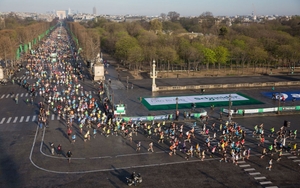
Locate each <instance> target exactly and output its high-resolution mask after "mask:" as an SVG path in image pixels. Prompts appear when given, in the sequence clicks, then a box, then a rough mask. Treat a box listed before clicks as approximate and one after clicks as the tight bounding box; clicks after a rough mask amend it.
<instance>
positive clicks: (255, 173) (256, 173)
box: [249, 172, 260, 176]
mask: <svg viewBox="0 0 300 188" xmlns="http://www.w3.org/2000/svg"><path fill="white" fill-rule="evenodd" d="M259 174H260V172H252V173H249V175H250V176H255V175H259Z"/></svg>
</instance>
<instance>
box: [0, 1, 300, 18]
mask: <svg viewBox="0 0 300 188" xmlns="http://www.w3.org/2000/svg"><path fill="white" fill-rule="evenodd" d="M93 7H96V9H97V14H110V15H118V14H119V15H125V14H132V15H147V16H156V15H160V14H161V13H166V14H167V13H168V12H170V11H176V12H178V13H179V14H180V15H181V16H199V15H200V14H202V13H203V12H206V11H209V12H212V13H213V15H214V16H220V15H228V16H234V15H249V14H251V13H252V11H255V12H256V15H274V14H277V15H296V14H297V15H300V0H0V12H10V11H15V12H37V13H46V12H47V11H53V10H67V9H68V8H70V9H71V10H72V11H76V12H77V11H79V12H84V13H92V12H93Z"/></svg>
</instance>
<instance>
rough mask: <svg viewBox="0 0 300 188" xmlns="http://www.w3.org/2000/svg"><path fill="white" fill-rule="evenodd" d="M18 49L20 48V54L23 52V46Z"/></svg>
mask: <svg viewBox="0 0 300 188" xmlns="http://www.w3.org/2000/svg"><path fill="white" fill-rule="evenodd" d="M19 48H20V52H23V46H22V44H20V46H19Z"/></svg>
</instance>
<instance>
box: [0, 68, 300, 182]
mask: <svg viewBox="0 0 300 188" xmlns="http://www.w3.org/2000/svg"><path fill="white" fill-rule="evenodd" d="M107 70H108V73H109V75H107V79H108V78H111V79H112V89H113V90H114V95H115V100H116V101H117V100H123V101H125V102H126V104H127V106H128V111H129V114H130V115H144V114H147V113H152V112H149V111H147V109H146V108H145V107H143V106H141V104H140V103H139V101H138V98H139V97H140V96H142V97H146V96H151V95H152V93H151V92H150V90H149V88H150V87H151V85H149V83H148V82H149V80H146V81H145V80H144V81H139V80H130V82H132V83H133V84H134V88H133V89H132V90H131V89H130V90H128V91H127V90H126V89H125V88H126V87H125V85H124V81H118V80H117V79H116V77H115V73H116V71H115V70H114V67H113V66H110V67H109V68H107ZM24 73H25V71H24V70H22V71H21V72H20V73H18V75H17V76H26V75H25V74H24ZM122 74H124V75H126V74H127V73H122ZM26 78H27V80H28V81H29V82H31V81H32V82H33V81H35V79H34V78H33V77H30V76H26ZM264 78H265V77H264ZM293 78H295V79H299V78H297V77H286V78H280V79H293ZM206 79H207V80H206V81H205V80H204V79H202V80H201V82H204V83H209V82H210V81H211V79H210V78H206ZM244 79H246V78H244ZM247 79H250V78H249V77H248V78H247ZM253 79H254V80H257V81H259V78H254V77H253ZM199 80H200V79H198V80H197V79H192V80H184V79H180V80H179V83H180V84H182V85H184V84H187V83H192V84H194V83H193V82H195V83H196V82H197V83H200V82H199ZM235 80H236V79H235ZM163 82H164V83H163ZM175 82H177V81H176V79H175V80H174V79H173V80H161V81H159V82H158V84H174V83H175ZM219 82H221V83H222V82H223V83H225V82H229V80H228V79H227V78H226V79H222V78H220V80H219ZM150 83H151V82H150ZM81 84H82V85H83V86H84V88H85V90H88V91H90V92H91V93H94V91H96V90H97V89H96V88H95V87H94V86H93V84H92V81H91V80H86V81H85V82H81ZM284 89H285V90H297V88H284ZM266 90H270V89H266ZM261 91H262V90H261V89H251V90H249V89H246V90H241V91H240V92H242V93H245V94H247V95H249V96H251V97H254V98H256V99H259V100H261V101H263V102H264V104H263V105H262V106H270V105H274V104H273V103H272V101H271V100H270V99H267V98H265V97H263V96H261V94H260V92H261ZM195 92H196V91H186V92H183V94H187V95H188V94H192V93H195ZM207 92H208V93H218V92H222V91H207ZM226 92H227V91H226ZM234 92H236V91H234ZM177 94H178V93H160V94H159V95H177ZM16 95H18V97H19V103H18V104H16V103H15V101H14V97H15V96H16ZM95 97H96V96H95ZM27 98H29V95H28V93H27V91H26V90H25V89H24V88H22V87H19V86H18V85H17V84H15V85H13V84H9V85H7V86H0V106H1V108H0V114H1V115H0V150H1V155H0V174H1V176H0V185H1V187H4V188H5V187H9V188H10V187H127V185H126V179H125V177H128V176H130V174H131V172H132V171H135V172H139V173H141V174H142V176H143V183H142V185H141V186H142V187H187V186H189V187H199V186H202V187H270V186H277V187H300V183H299V181H298V179H299V178H300V173H299V172H300V166H299V160H300V157H299V156H292V155H290V154H289V153H284V156H283V157H282V161H280V162H274V167H273V169H272V171H268V170H266V169H265V167H266V166H267V165H268V159H270V157H271V156H267V157H266V158H265V159H260V158H259V156H260V152H261V148H259V147H258V146H257V142H258V140H257V139H256V138H253V137H252V131H253V130H254V125H256V124H261V123H264V126H265V130H266V134H268V132H269V129H270V128H271V127H272V126H274V127H275V128H276V129H279V128H280V127H281V126H282V125H283V121H284V120H289V121H290V122H291V127H290V129H291V130H295V129H299V128H298V127H299V122H300V121H299V120H300V116H299V115H281V116H258V117H250V116H248V117H244V118H241V117H240V118H235V117H233V120H235V121H237V122H238V123H239V125H241V126H242V128H243V129H245V130H246V133H247V136H246V148H251V157H250V160H246V161H240V162H239V164H238V165H234V164H232V163H224V162H221V163H220V162H219V159H220V156H221V155H219V154H216V155H215V156H214V157H213V158H210V157H209V155H207V156H206V159H205V160H204V161H200V160H199V159H198V158H196V157H193V158H190V160H186V159H185V158H184V157H185V154H183V153H182V152H180V151H178V153H177V155H176V156H169V155H168V152H169V145H170V144H169V143H168V142H165V143H163V144H158V143H157V140H158V137H157V136H153V137H152V138H147V137H146V136H145V135H143V133H142V131H140V132H139V133H138V135H137V136H135V135H134V136H133V141H132V142H130V140H128V139H126V138H124V137H123V136H121V135H119V136H112V135H111V136H109V137H105V136H104V135H101V134H100V132H98V133H97V135H96V137H95V138H93V137H92V138H91V140H90V141H87V142H84V141H83V139H82V136H80V134H79V133H78V129H75V131H76V132H77V133H78V138H77V140H76V142H75V143H73V144H71V143H70V142H69V140H68V138H67V136H66V134H65V132H66V131H65V130H66V125H65V122H64V121H63V120H62V119H60V118H59V117H58V116H56V115H55V114H51V116H50V124H49V128H43V129H39V128H38V127H37V115H38V107H37V103H38V102H39V101H40V100H42V98H41V97H40V96H39V95H37V96H36V98H35V100H34V104H33V105H31V104H27V103H26V99H27ZM287 103H288V102H287ZM296 104H298V101H296ZM275 105H276V104H275ZM286 105H290V104H286ZM253 107H255V106H253ZM207 110H208V109H207ZM208 111H209V110H208ZM155 113H169V111H159V112H155ZM168 123H170V122H167V124H168ZM213 123H216V124H217V125H219V124H220V123H223V122H220V121H219V120H218V110H217V109H216V110H215V111H214V112H212V113H211V114H210V119H209V120H208V122H207V125H208V126H211V125H212V124H213ZM181 124H184V127H185V128H184V131H187V130H190V129H191V128H192V125H193V121H184V120H183V119H182V117H181V118H180V121H179V122H178V125H181ZM201 126H202V123H201V122H197V127H196V137H195V139H192V143H191V144H196V143H199V144H200V145H203V144H204V142H205V139H206V137H205V136H204V135H201V134H200V133H199V132H200V129H201ZM75 128H76V127H75ZM220 135H221V132H218V133H217V138H219V136H220ZM266 140H267V141H266V143H265V144H266V146H267V145H269V144H270V143H272V139H271V138H266ZM139 141H141V142H142V148H141V151H140V152H136V151H135V149H136V144H137V142H139ZM151 141H153V142H154V152H153V153H152V152H148V151H147V148H148V144H149V142H151ZM288 141H292V142H297V143H299V142H300V139H299V138H297V139H296V140H288ZM51 142H54V143H55V144H58V143H60V144H62V148H63V155H62V156H57V155H54V156H52V155H51V153H50V143H51ZM212 144H213V145H215V144H217V142H216V141H212ZM299 144H300V143H299ZM188 146H189V145H188ZM69 149H70V150H71V151H72V153H73V157H72V160H71V163H70V164H69V163H68V162H67V160H66V157H65V153H66V151H67V150H69ZM273 157H274V159H276V157H277V156H273Z"/></svg>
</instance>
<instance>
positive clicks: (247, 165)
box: [240, 164, 250, 168]
mask: <svg viewBox="0 0 300 188" xmlns="http://www.w3.org/2000/svg"><path fill="white" fill-rule="evenodd" d="M249 166H250V165H249V164H245V165H240V167H242V168H244V167H249Z"/></svg>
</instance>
